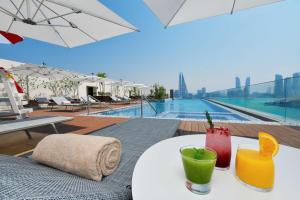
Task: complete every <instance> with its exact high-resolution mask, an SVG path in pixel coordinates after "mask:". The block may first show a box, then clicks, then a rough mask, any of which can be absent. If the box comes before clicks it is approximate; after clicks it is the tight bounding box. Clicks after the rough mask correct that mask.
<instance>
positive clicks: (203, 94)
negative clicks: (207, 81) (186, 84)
mask: <svg viewBox="0 0 300 200" xmlns="http://www.w3.org/2000/svg"><path fill="white" fill-rule="evenodd" d="M202 97H206V87H203V88H202Z"/></svg>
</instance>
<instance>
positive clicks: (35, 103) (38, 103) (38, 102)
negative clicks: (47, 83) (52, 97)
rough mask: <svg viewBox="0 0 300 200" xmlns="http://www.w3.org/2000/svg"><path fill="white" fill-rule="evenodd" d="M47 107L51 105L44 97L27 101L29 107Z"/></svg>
mask: <svg viewBox="0 0 300 200" xmlns="http://www.w3.org/2000/svg"><path fill="white" fill-rule="evenodd" d="M49 105H51V103H50V101H49V99H47V98H46V97H37V98H35V99H33V100H30V101H29V106H30V107H36V108H47V107H48V106H49Z"/></svg>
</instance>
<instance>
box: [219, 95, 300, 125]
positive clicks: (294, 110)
mask: <svg viewBox="0 0 300 200" xmlns="http://www.w3.org/2000/svg"><path fill="white" fill-rule="evenodd" d="M216 100H218V101H220V102H223V103H227V104H232V105H235V106H240V107H244V108H249V109H252V110H255V111H260V112H264V113H266V114H270V115H272V116H274V117H277V118H278V120H279V121H293V122H298V123H299V122H300V107H284V106H282V107H281V106H277V105H270V104H268V103H271V102H274V101H276V99H275V98H216Z"/></svg>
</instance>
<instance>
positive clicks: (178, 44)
mask: <svg viewBox="0 0 300 200" xmlns="http://www.w3.org/2000/svg"><path fill="white" fill-rule="evenodd" d="M101 2H102V3H104V4H105V5H106V6H107V7H109V8H110V9H112V10H113V11H114V12H116V13H118V14H119V15H120V16H121V17H123V18H125V19H126V20H127V21H129V22H131V23H132V24H133V25H134V26H136V27H138V28H139V29H140V30H141V32H138V33H131V34H127V35H122V36H119V37H115V38H111V39H108V40H103V41H100V42H96V43H93V44H90V45H84V46H81V47H78V48H72V49H68V48H63V47H59V46H55V45H50V44H47V43H44V42H40V41H36V40H32V39H29V38H25V40H24V41H23V42H22V43H19V44H17V45H0V54H1V58H4V59H10V60H15V61H19V62H25V63H33V64H41V63H42V62H45V63H46V64H47V65H49V66H56V67H61V68H64V69H67V70H73V71H76V72H80V73H86V74H91V73H97V72H99V71H101V72H106V73H107V75H108V76H109V77H111V78H113V79H124V80H133V81H135V82H143V83H145V84H147V85H153V84H154V83H159V84H162V85H164V86H165V87H166V88H167V89H171V88H177V76H178V73H179V72H183V73H184V75H185V77H186V78H187V77H188V78H187V80H186V84H187V85H188V86H189V91H190V92H193V93H195V92H196V91H197V90H198V89H199V88H201V87H202V86H206V88H207V91H216V90H222V89H226V88H231V87H232V85H233V81H232V80H233V79H234V77H236V76H239V77H240V79H241V80H245V79H246V77H248V76H250V77H251V81H252V83H261V82H266V81H272V80H273V79H274V75H275V74H276V73H279V74H282V75H283V76H284V77H286V76H288V75H291V74H292V73H294V72H297V71H299V66H300V60H299V55H298V52H300V44H299V35H300V27H299V26H295V23H297V22H298V21H297V19H298V18H300V12H299V9H300V1H297V0H289V1H282V2H279V3H276V4H272V5H268V6H261V7H258V8H253V9H249V10H245V11H241V12H239V13H235V14H233V15H222V16H217V17H212V18H208V19H205V20H197V21H194V22H191V23H186V24H181V25H177V26H174V27H171V28H168V29H164V28H163V26H162V24H161V23H160V22H159V21H158V20H157V18H156V16H155V15H154V14H153V13H152V12H151V11H150V10H149V8H148V7H147V6H146V5H145V4H144V3H143V2H142V1H139V0H132V1H129V2H127V1H126V2H125V1H117V0H102V1H101ZM132 10H135V12H132ZM278 13H285V14H284V15H278Z"/></svg>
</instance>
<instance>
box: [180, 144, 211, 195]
mask: <svg viewBox="0 0 300 200" xmlns="http://www.w3.org/2000/svg"><path fill="white" fill-rule="evenodd" d="M180 153H181V158H182V163H183V168H184V171H185V176H186V179H187V180H186V184H185V185H186V187H187V188H188V189H189V190H190V191H192V192H194V193H196V194H207V193H209V192H210V188H211V186H210V181H211V177H212V174H213V171H214V168H215V165H216V160H217V153H216V152H215V151H214V150H212V149H209V148H206V147H199V146H185V147H182V148H180Z"/></svg>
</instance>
